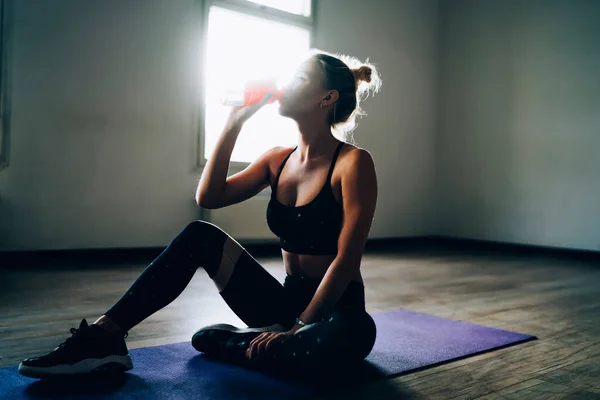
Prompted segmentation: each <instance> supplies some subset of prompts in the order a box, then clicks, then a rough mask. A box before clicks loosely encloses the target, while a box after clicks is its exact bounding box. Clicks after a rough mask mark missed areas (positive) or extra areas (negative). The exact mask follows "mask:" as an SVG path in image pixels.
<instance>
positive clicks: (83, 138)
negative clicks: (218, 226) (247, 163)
mask: <svg viewBox="0 0 600 400" xmlns="http://www.w3.org/2000/svg"><path fill="white" fill-rule="evenodd" d="M13 3H14V8H13V13H14V15H13V17H14V20H13V27H14V32H13V59H12V71H13V83H12V116H11V117H12V134H11V142H12V146H11V147H12V148H11V165H10V167H9V168H7V169H5V170H3V171H0V221H1V222H0V250H26V249H27V250H28V249H65V248H88V247H90V248H93V247H100V248H102V247H132V246H162V245H165V244H167V243H168V239H169V238H170V237H172V236H173V235H175V234H176V233H177V232H178V231H179V230H180V229H181V228H182V227H183V226H184V224H185V223H186V222H187V221H189V220H191V219H193V218H197V215H198V209H197V207H196V205H195V203H194V200H193V199H194V189H195V184H196V182H195V180H196V176H197V173H193V172H192V168H193V166H194V152H193V150H192V147H193V143H194V134H195V130H196V123H195V121H194V113H195V107H194V102H195V99H196V97H195V96H196V92H195V90H196V85H195V82H194V81H195V80H196V79H197V78H196V76H197V73H196V70H197V65H198V60H199V58H198V57H199V56H198V51H199V47H198V40H197V39H198V37H199V35H200V32H199V29H200V26H199V24H198V20H199V16H198V14H197V12H198V9H199V7H198V4H197V2H196V1H194V0H178V1H176V2H167V1H161V0H154V1H148V0H127V1H120V0H105V1H79V0H19V1H13ZM196 83H197V82H196Z"/></svg>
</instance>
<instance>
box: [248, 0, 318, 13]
mask: <svg viewBox="0 0 600 400" xmlns="http://www.w3.org/2000/svg"><path fill="white" fill-rule="evenodd" d="M250 1H251V2H253V3H257V4H260V5H263V6H267V7H273V8H277V9H279V10H282V11H287V12H289V13H293V14H298V15H304V16H307V17H308V16H309V15H310V11H311V10H310V0H250Z"/></svg>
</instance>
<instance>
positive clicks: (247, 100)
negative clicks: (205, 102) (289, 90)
mask: <svg viewBox="0 0 600 400" xmlns="http://www.w3.org/2000/svg"><path fill="white" fill-rule="evenodd" d="M269 93H272V94H273V97H271V99H269V101H268V103H273V102H275V101H277V100H280V99H281V98H282V97H283V91H282V90H281V89H279V88H278V87H277V84H276V83H275V81H270V80H267V81H249V82H247V83H246V85H245V87H244V90H239V91H235V90H233V91H228V92H227V93H226V94H225V96H224V97H223V99H222V103H223V105H226V106H234V107H239V106H249V105H252V104H256V103H258V102H259V101H260V100H261V99H262V98H263V97H265V96H266V95H267V94H269Z"/></svg>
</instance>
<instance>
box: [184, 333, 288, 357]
mask: <svg viewBox="0 0 600 400" xmlns="http://www.w3.org/2000/svg"><path fill="white" fill-rule="evenodd" d="M285 331H287V329H285V328H284V327H283V326H282V325H279V324H275V325H271V326H266V327H261V328H238V327H235V326H233V325H229V324H215V325H209V326H205V327H204V328H202V329H200V330H199V331H197V332H196V333H195V334H194V336H192V346H193V347H194V348H195V349H196V350H198V351H199V352H201V353H204V354H205V355H206V356H209V357H214V358H218V359H223V360H225V359H227V360H229V361H234V360H240V361H245V359H246V356H245V354H246V350H247V349H248V347H249V346H250V342H251V341H252V339H254V338H255V337H257V336H258V335H260V334H261V333H263V332H285Z"/></svg>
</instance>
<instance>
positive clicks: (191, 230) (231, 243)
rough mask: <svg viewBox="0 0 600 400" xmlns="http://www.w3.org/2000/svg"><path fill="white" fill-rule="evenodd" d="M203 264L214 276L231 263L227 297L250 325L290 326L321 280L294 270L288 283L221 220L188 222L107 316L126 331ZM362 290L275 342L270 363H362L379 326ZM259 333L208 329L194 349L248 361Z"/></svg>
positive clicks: (350, 290) (355, 286)
mask: <svg viewBox="0 0 600 400" xmlns="http://www.w3.org/2000/svg"><path fill="white" fill-rule="evenodd" d="M199 267H202V268H204V269H205V271H206V272H207V274H208V276H209V277H210V278H212V279H214V278H215V277H216V276H218V275H219V269H220V268H226V267H229V268H233V270H232V272H231V276H230V277H229V279H228V281H227V284H226V286H225V287H224V288H223V289H222V290H221V291H220V295H221V297H222V298H223V299H224V301H225V302H226V303H227V305H228V306H229V307H230V308H231V310H232V311H233V312H234V313H235V314H236V315H237V316H238V317H239V318H240V319H241V320H242V321H243V322H244V323H246V324H247V325H248V327H266V326H271V325H279V326H280V327H281V328H282V329H289V328H291V327H292V326H293V325H294V323H295V318H296V317H298V316H299V315H300V314H301V313H302V312H303V311H304V309H305V308H306V306H307V305H308V304H309V302H310V300H311V299H312V296H313V295H314V293H315V291H316V289H317V287H318V285H319V281H317V280H314V279H307V278H303V277H296V276H290V275H288V276H287V277H286V278H285V281H284V283H283V284H281V283H280V282H279V281H278V280H277V279H275V278H274V277H273V276H272V275H271V274H269V273H268V272H267V271H266V270H265V269H264V268H263V267H262V266H261V265H260V264H259V263H258V262H257V261H256V260H255V259H254V258H253V257H252V256H251V255H250V254H249V253H248V252H247V251H246V250H245V249H243V248H242V247H241V246H240V245H239V244H238V243H237V242H236V241H235V240H234V239H232V238H231V237H230V236H229V235H228V234H227V233H225V232H224V231H223V230H221V229H220V228H218V227H217V226H216V225H213V224H211V223H208V222H205V221H194V222H191V223H190V224H188V225H187V226H186V227H185V228H184V229H183V230H182V231H181V232H180V233H179V234H178V235H177V236H176V237H175V238H174V239H173V240H172V241H171V243H170V244H169V245H168V246H167V248H166V249H165V250H164V251H163V252H162V253H161V254H160V255H159V256H158V257H157V258H156V259H155V260H154V261H153V262H152V263H150V264H149V265H148V266H147V267H146V269H145V270H144V271H143V272H142V274H141V275H140V276H139V277H138V278H137V279H136V281H135V282H134V283H133V284H132V286H131V287H130V288H129V289H128V290H127V292H126V293H125V294H124V295H123V296H122V297H121V299H120V300H119V301H118V302H117V303H116V304H115V305H113V306H112V307H111V308H110V309H109V310H108V311H107V312H106V313H105V315H106V316H108V317H109V318H110V319H112V320H113V321H114V322H116V323H117V324H118V325H119V326H120V327H121V329H122V330H123V331H128V330H130V329H131V328H133V327H134V326H135V325H137V324H139V323H140V322H141V321H143V320H144V319H146V318H147V317H148V316H150V315H152V314H153V313H155V312H156V311H158V310H160V309H162V308H164V307H165V306H167V305H168V304H170V303H171V302H172V301H173V300H175V299H176V298H177V297H178V296H179V295H180V294H181V293H182V292H183V290H184V289H185V288H186V286H187V285H188V284H189V282H190V281H191V279H192V277H193V276H194V274H195V272H196V270H197V269H198V268H199ZM364 300H365V299H364V287H363V285H362V284H360V283H358V282H352V283H351V284H349V285H348V287H347V289H346V291H345V293H344V294H343V296H342V298H341V299H340V301H339V302H338V304H337V305H336V307H334V309H333V310H331V311H330V312H328V313H327V314H326V315H325V316H324V317H323V318H322V319H321V320H319V321H316V322H314V323H312V324H310V325H308V326H306V327H304V328H302V329H301V330H299V331H297V332H296V334H294V335H293V336H292V337H291V338H289V339H288V340H286V341H284V342H283V343H281V344H280V345H278V346H275V347H274V349H273V352H270V354H271V358H270V362H271V363H273V364H277V365H281V364H285V365H292V364H293V365H297V366H308V367H309V368H310V366H311V365H312V366H315V365H319V366H324V365H328V364H332V363H333V364H335V363H348V362H352V361H361V360H363V359H364V358H365V357H366V356H367V355H368V354H369V353H370V351H371V349H372V348H373V345H374V342H375V335H376V331H375V323H374V322H373V319H372V318H371V316H370V315H369V314H368V313H367V312H366V311H365V303H364ZM259 334H260V333H256V332H252V333H235V332H226V331H222V330H211V329H205V330H201V331H199V332H198V333H197V334H196V335H195V340H196V343H195V345H194V347H196V348H197V349H200V350H201V351H202V352H204V353H206V354H207V355H212V356H217V357H220V358H222V359H226V360H230V361H233V362H235V361H242V362H245V361H244V359H245V357H244V354H245V351H246V349H247V348H248V347H249V344H250V341H251V340H252V339H253V338H254V337H256V336H258V335H259Z"/></svg>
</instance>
